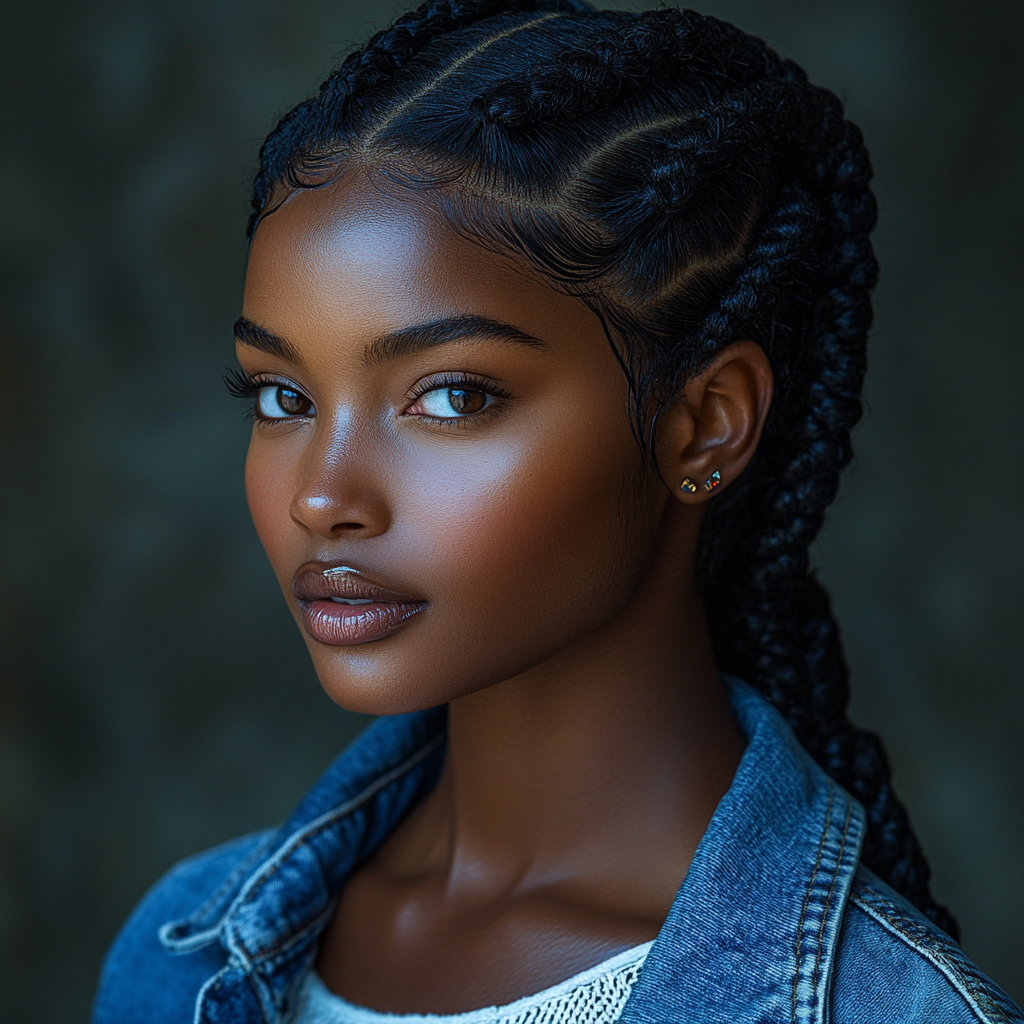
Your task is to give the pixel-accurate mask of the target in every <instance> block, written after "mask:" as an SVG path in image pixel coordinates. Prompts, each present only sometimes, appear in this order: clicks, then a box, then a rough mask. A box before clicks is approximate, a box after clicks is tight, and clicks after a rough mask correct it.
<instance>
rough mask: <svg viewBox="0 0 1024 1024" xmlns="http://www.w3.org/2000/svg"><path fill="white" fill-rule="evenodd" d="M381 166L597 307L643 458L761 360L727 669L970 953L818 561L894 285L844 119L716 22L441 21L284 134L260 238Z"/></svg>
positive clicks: (415, 18)
mask: <svg viewBox="0 0 1024 1024" xmlns="http://www.w3.org/2000/svg"><path fill="white" fill-rule="evenodd" d="M360 161H362V166H364V167H365V168H366V169H367V170H369V171H371V172H373V173H380V174H382V175H384V177H385V178H386V180H387V181H388V182H390V183H391V185H392V186H394V187H405V188H411V189H416V190H417V191H418V192H419V193H420V195H421V196H422V198H423V201H425V202H429V203H433V204H435V206H436V208H437V209H438V210H439V211H440V212H441V213H442V214H443V215H444V216H445V217H447V218H449V221H450V223H451V224H452V226H453V227H454V228H455V229H456V230H459V231H461V232H464V233H466V234H469V235H471V236H472V237H474V238H475V239H476V240H478V241H479V242H480V243H481V244H482V245H485V246H491V247H494V248H496V249H499V250H501V251H511V252H515V253H518V254H519V255H521V256H523V257H525V258H526V259H528V260H530V261H531V262H532V263H533V265H534V266H535V267H536V268H537V269H538V270H539V271H541V272H542V273H544V274H546V275H547V276H548V277H549V278H550V279H551V280H552V282H553V283H554V284H556V285H557V286H558V287H560V288H563V289H565V290H568V291H569V292H571V293H574V294H578V295H579V296H580V297H581V298H582V299H583V301H585V302H586V303H587V304H589V305H590V306H591V308H592V309H593V310H594V311H595V312H596V313H597V314H598V315H599V316H600V317H601V319H602V322H603V323H604V324H605V326H606V330H607V332H608V337H609V341H610V342H611V344H612V346H613V349H614V350H615V353H616V356H617V357H618V358H619V360H620V363H621V365H622V366H623V369H624V371H625V373H626V376H627V380H628V384H629V388H630V408H631V414H632V417H633V421H634V429H635V430H636V431H637V436H638V438H639V439H640V440H641V441H642V442H644V444H645V447H646V446H647V445H649V444H652V443H653V430H654V426H655V425H656V420H657V409H658V408H659V406H660V405H662V404H664V403H666V402H670V401H671V400H672V399H673V398H674V396H675V395H677V394H678V392H679V388H680V387H681V386H682V385H683V384H684V383H685V382H686V381H687V380H688V379H689V378H690V377H692V376H693V375H694V374H695V373H698V372H699V371H700V370H701V369H702V368H703V367H705V366H706V365H707V364H708V363H709V362H710V361H711V360H712V359H713V358H714V357H715V355H716V354H717V353H718V352H719V351H720V350H721V349H722V348H723V347H724V346H726V345H728V344H729V343H730V342H732V341H735V340H737V339H740V338H751V339H753V340H755V341H757V342H758V343H759V344H761V346H762V347H763V348H764V350H765V352H766V353H767V355H768V358H769V360H770V362H771V364H772V368H773V372H774V375H775V383H776V397H775V400H774V402H773V405H772V409H771V411H770V413H769V416H768V419H767V422H766V424H765V429H764V432H763V436H762V440H761V443H760V446H759V448H758V451H757V453H756V455H755V457H754V459H753V460H752V461H751V463H750V465H749V466H748V467H747V469H746V470H745V471H744V473H743V474H741V476H740V477H739V479H737V480H736V481H735V482H734V483H733V485H732V486H730V487H729V488H728V489H727V490H725V491H724V492H723V493H722V494H721V495H720V496H718V497H716V499H715V501H713V502H712V503H710V506H709V510H708V514H707V516H706V519H705V525H704V529H703V533H702V538H701V549H700V553H699V564H698V572H699V576H700V579H701V583H702V587H703V591H704V597H705V605H706V608H707V613H708V620H709V623H710V627H711V631H712V637H713V642H714V645H715V651H716V656H717V658H718V661H719V664H720V665H721V666H722V667H723V668H724V669H726V670H729V671H732V672H734V673H736V674H737V675H739V676H741V677H743V678H745V679H747V680H748V681H749V682H750V683H751V684H753V685H755V686H756V687H758V688H759V689H760V690H761V692H762V693H763V694H764V695H765V696H766V697H767V699H768V700H770V701H771V702H772V703H773V704H774V705H775V706H776V707H777V708H778V709H779V710H780V711H781V712H782V714H783V715H785V717H786V719H787V720H788V721H789V723H790V724H791V726H792V727H793V729H794V731H795V733H796V735H797V736H798V737H799V739H800V741H801V742H802V743H803V745H804V746H805V747H806V749H807V750H808V751H809V752H810V754H811V755H812V756H813V757H814V758H815V759H816V760H817V761H818V763H819V764H821V765H822V767H823V768H824V769H825V770H826V771H827V772H828V773H829V774H830V775H831V776H832V778H834V779H835V780H836V781H837V782H838V783H839V784H841V785H842V786H844V787H845V788H846V789H847V790H849V792H851V793H852V794H853V795H854V796H855V797H857V799H858V800H860V801H861V803H863V805H864V807H865V809H866V811H867V818H868V834H867V838H866V842H865V847H864V852H863V859H864V862H865V863H866V864H867V865H868V866H869V867H871V868H872V869H873V870H875V871H876V872H877V873H878V874H879V875H880V876H881V877H882V878H884V879H885V880H886V881H888V882H889V883H890V884H891V885H892V886H893V887H894V888H895V889H897V890H898V891H900V892H902V893H903V894H904V895H905V896H906V897H907V898H908V899H910V900H911V901H912V902H913V903H915V904H916V905H917V906H918V907H919V908H920V909H921V910H922V911H923V912H924V913H925V914H927V915H928V916H929V917H930V918H931V919H932V920H934V921H935V922H937V923H938V924H939V925H940V926H941V927H942V928H944V929H945V930H946V931H947V932H948V933H949V934H950V935H952V936H954V937H956V935H957V927H956V922H955V921H954V920H953V918H952V917H951V916H950V915H949V913H948V911H946V910H945V909H944V908H942V907H940V906H939V905H938V904H937V903H936V902H935V901H934V899H933V898H932V896H931V893H930V892H929V889H928V875H929V872H928V866H927V863H926V862H925V860H924V857H923V854H922V852H921V848H920V845H919V843H918V841H917V839H916V837H915V836H914V833H913V831H912V830H911V828H910V826H909V823H908V821H907V816H906V812H905V811H904V809H903V807H902V806H901V805H900V803H899V801H898V800H897V799H896V796H895V795H894V793H893V790H892V786H891V782H890V769H889V764H888V762H887V760H886V757H885V752H884V750H883V748H882V745H881V742H880V741H879V739H878V737H877V736H874V735H872V734H870V733H867V732H864V731H863V730H860V729H858V728H856V726H854V725H853V724H852V723H851V722H850V721H849V719H848V718H847V713H846V709H847V704H848V701H849V679H848V670H847V667H846V663H845V661H844V658H843V652H842V646H841V643H840V638H839V629H838V626H837V624H836V621H835V618H834V616H833V614H832V610H831V607H830V603H829V598H828V595H827V593H826V592H825V590H824V588H823V587H822V585H821V584H820V582H819V581H818V580H817V579H816V577H815V575H814V573H813V571H812V567H811V560H810V546H811V544H812V542H813V541H814V539H815V537H816V536H817V535H818V533H819V531H820V529H821V526H822V524H823V522H824V517H825V512H826V510H827V508H828V506H829V504H830V503H831V502H832V501H833V499H834V498H835V495H836V491H837V488H838V485H839V477H840V474H841V472H842V470H843V468H844V467H845V466H846V465H847V464H848V462H849V461H850V458H851V452H852V448H851V441H850V434H851V431H852V429H853V427H854V426H855V424H856V423H857V421H858V420H859V418H860V415H861V404H860V392H861V387H862V383H863V378H864V371H865V365H866V338H867V332H868V330H869V328H870V326H871V316H872V314H871V301H870V292H871V289H872V288H873V286H874V284H875V280H876V277H877V265H876V263H875V259H874V255H873V252H872V248H871V243H870V239H869V236H870V233H871V230H872V229H873V227H874V224H875V218H876V208H875V201H874V198H873V196H872V194H871V191H870V188H869V183H870V179H871V166H870V162H869V160H868V156H867V153H866V151H865V149H864V144H863V139H862V138H861V135H860V132H859V131H858V130H857V128H856V127H855V126H854V125H852V124H850V122H848V121H847V120H846V119H845V117H844V115H843V108H842V105H841V104H840V102H839V100H838V99H837V98H836V97H835V96H834V95H833V94H832V93H830V92H828V91H827V90H824V89H821V88H818V87H815V86H813V85H811V84H810V83H809V82H808V80H807V76H806V74H805V73H804V72H803V70H802V69H801V68H800V67H799V66H798V65H796V64H794V63H793V62H792V61H787V60H782V59H780V58H779V57H778V55H776V54H775V53H774V52H773V51H771V50H770V49H769V48H768V47H767V46H766V45H765V44H764V42H763V41H761V40H759V39H756V38H754V37H752V36H749V35H747V34H746V33H743V32H741V31H740V30H739V29H737V28H735V27H734V26H731V25H728V24H726V23H724V22H721V21H719V20H717V19H715V18H712V17H709V16H706V15H701V14H698V13H696V12H694V11H679V10H674V9H671V8H665V9H661V10H657V11H651V12H646V13H643V14H629V13H625V12H615V11H604V12H598V11H594V10H593V9H591V8H590V7H589V6H588V5H586V4H584V3H582V2H574V0H467V2H461V3H460V2H455V0H451V2H430V3H426V4H423V5H422V6H421V7H419V8H417V9H416V10H415V11H413V12H411V13H410V14H407V15H405V16H404V17H402V18H400V19H399V20H398V21H397V22H396V23H395V24H394V25H393V26H392V27H391V28H389V29H387V30H385V31H384V32H381V33H378V34H377V35H375V36H374V37H373V38H372V39H371V40H370V41H369V42H368V43H367V44H366V45H365V46H364V47H362V48H361V49H360V50H358V51H356V52H355V53H353V54H352V55H350V56H349V57H348V58H346V60H345V61H344V62H343V63H342V65H341V66H340V67H339V69H338V70H337V71H336V72H334V74H333V75H331V77H330V78H328V79H327V81H326V82H325V83H324V85H323V87H322V88H321V90H320V93H319V95H318V96H317V97H315V98H313V99H312V100H309V101H307V102H306V103H304V104H301V105H300V106H299V107H297V108H296V109H295V110H294V111H292V112H291V113H290V114H288V115H286V116H285V117H284V118H283V119H282V120H281V122H280V124H279V125H278V127H277V128H276V129H275V130H274V132H273V133H271V135H270V137H269V138H268V139H267V141H266V143H265V144H264V146H263V149H262V151H261V154H260V168H259V172H258V174H257V176H256V182H255V187H254V195H253V210H254V214H253V221H252V224H251V227H252V228H253V229H254V228H255V225H256V224H257V223H258V220H259V218H260V217H262V216H265V215H266V214H267V213H269V212H272V210H273V209H274V199H273V197H274V194H275V189H282V190H285V191H287V190H289V189H294V188H306V187H315V186H316V185H319V184H321V183H323V182H325V181H328V180H331V176H332V175H334V176H337V175H341V174H343V173H345V171H346V168H348V167H351V166H353V165H359V164H360ZM652 410H653V415H652Z"/></svg>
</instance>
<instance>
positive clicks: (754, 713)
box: [622, 680, 865, 1024]
mask: <svg viewBox="0 0 1024 1024" xmlns="http://www.w3.org/2000/svg"><path fill="white" fill-rule="evenodd" d="M729 689H730V698H731V700H732V704H733V708H734V709H735V711H736V716H737V718H738V719H739V723H740V726H741V728H742V729H743V731H744V733H746V736H747V741H748V745H747V749H746V751H745V752H744V754H743V758H742V759H741V761H740V765H739V768H738V769H737V772H736V776H735V778H734V780H733V784H732V786H731V787H730V788H729V791H728V792H727V793H726V795H725V796H724V797H723V798H722V801H721V803H720V804H719V805H718V808H717V809H716V811H715V813H714V815H713V817H712V819H711V823H710V825H709V826H708V829H707V832H706V833H705V835H704V838H703V839H702V840H701V843H700V845H699V846H698V848H697V853H696V855H695V856H694V859H693V863H692V864H691V865H690V870H689V871H688V872H687V875H686V878H685V880H684V881H683V884H682V886H681V887H680V889H679V892H678V894H677V895H676V899H675V902H674V903H673V905H672V909H671V910H670V911H669V914H668V917H667V918H666V920H665V924H664V926H663V927H662V929H661V932H660V934H659V935H658V939H657V941H656V942H655V944H654V946H653V948H652V949H651V952H650V953H649V954H648V957H647V960H646V962H645V963H644V969H643V971H642V973H641V975H640V978H639V980H638V982H637V985H636V987H635V988H634V990H633V993H632V995H631V997H630V999H629V1001H628V1003H627V1004H626V1008H625V1010H624V1012H623V1015H622V1022H623V1024H640V1022H648V1021H650V1022H654V1021H659V1022H663V1021H667V1020H672V1021H698V1020H699V1021H701V1022H707V1024H712V1022H718V1021H721V1022H723V1024H724V1022H730V1024H731V1022H734V1021H738V1020H743V1021H748V1022H751V1024H754V1022H761V1021H763V1022H771V1024H780V1022H782V1021H792V1022H793V1024H797V1022H800V1024H817V1022H820V1021H823V1020H825V1019H826V1014H827V1009H826V1008H827V1006H828V987H829V981H830V978H831V973H832V967H833V964H834V960H835V951H836V945H837V940H838V936H839V927H840V923H841V918H842V912H843V908H844V906H845V903H846V899H847V895H848V893H849V890H850V887H851V885H852V883H853V876H854V873H855V872H856V869H857V862H858V859H859V855H860V846H861V842H862V839H863V835H864V827H865V818H864V810H863V808H862V807H861V806H860V804H859V803H857V802H856V801H855V800H854V799H853V798H852V797H850V796H849V794H848V793H847V792H846V791H845V790H844V789H842V788H841V787H840V786H838V785H837V784H836V783H835V782H833V781H832V779H831V778H830V777H829V776H828V775H827V774H826V773H825V772H824V771H823V770H822V769H821V768H820V767H819V766H818V765H817V764H816V763H815V762H814V761H813V760H812V759H811V757H810V756H809V755H808V754H807V752H806V751H805V750H804V749H803V747H801V746H800V744H799V743H798V742H797V740H796V737H795V736H794V735H793V732H792V730H791V729H790V727H789V725H788V724H787V723H786V721H785V720H784V719H783V717H782V716H781V715H780V714H779V712H778V711H776V710H775V708H774V707H772V706H771V705H770V704H769V703H768V702H767V701H766V700H765V699H764V698H763V697H762V696H761V695H760V694H758V693H757V692H756V691H754V690H753V689H751V688H750V687H749V686H747V685H746V684H744V683H740V682H739V681H737V680H729Z"/></svg>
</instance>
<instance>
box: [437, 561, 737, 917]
mask: <svg viewBox="0 0 1024 1024" xmlns="http://www.w3.org/2000/svg"><path fill="white" fill-rule="evenodd" d="M645 591H646V592H645V593H643V594H640V595H637V599H636V600H634V601H631V602H630V605H629V607H627V608H626V609H625V610H624V611H623V613H622V614H621V615H620V616H619V617H617V619H616V620H615V621H613V622H612V623H610V624H609V625H608V626H607V627H606V628H604V629H602V630H601V631H599V632H598V633H596V634H593V635H591V636H590V637H587V638H586V639H584V640H583V641H581V642H579V643H577V644H576V645H574V646H573V647H572V648H571V649H569V650H567V651H564V652H562V653H561V654H559V655H558V656H556V657H555V658H552V659H550V660H549V661H547V662H545V663H544V664H543V665H540V666H537V667H535V668H533V669H531V670H530V671H529V672H527V673H525V674H523V675H521V676H518V677H516V678H514V679H511V680H508V681H506V682H504V683H501V684H499V685H497V686H492V687H489V688H488V689H486V690H482V691H480V692H478V693H474V694H471V695H469V696H467V697H464V698H461V699H459V700H456V701H453V702H452V703H451V705H450V707H449V745H448V755H447V760H446V764H445V768H444V771H443V773H442V778H441V780H440V782H439V784H438V786H437V787H436V789H435V791H434V793H433V794H432V796H431V798H430V799H429V800H428V801H427V803H426V804H425V805H424V807H423V814H422V815H421V816H420V822H419V824H420V827H422V828H423V829H425V832H422V833H421V835H423V836H424V838H426V836H427V835H429V836H430V837H431V838H430V841H429V846H430V848H431V849H432V851H433V853H432V856H431V858H430V859H431V860H432V861H433V862H434V863H435V865H436V866H437V867H438V868H439V869H441V870H443V871H444V872H445V873H446V874H447V877H448V883H447V884H448V887H449V888H450V889H454V890H463V891H467V894H469V893H471V892H476V894H477V895H478V896H480V897H484V896H486V897H487V898H490V899H493V898H494V894H495V893H496V892H505V893H508V894H512V893H522V892H524V891H528V890H531V889H534V888H544V887H547V886H551V885H556V886H558V885H562V884H571V885H573V886H575V887H576V888H577V889H578V888H579V887H580V886H582V887H583V888H584V889H586V888H588V887H594V886H596V887H597V890H598V891H600V892H601V893H603V894H605V895H603V896H601V899H603V900H604V901H605V902H607V893H608V892H609V891H610V888H609V887H611V888H614V886H615V884H616V880H621V879H626V878H628V879H629V880H630V882H629V884H630V885H631V886H632V890H631V892H630V893H629V894H628V895H626V896H624V901H625V904H628V905H629V906H632V907H635V906H637V904H638V903H639V904H640V905H643V906H647V905H650V908H651V909H650V913H651V915H652V917H663V916H664V913H665V912H667V909H668V905H667V903H666V897H667V900H668V902H671V897H672V896H673V895H674V894H675V891H676V889H677V888H678V886H679V884H681V882H682V878H683V876H684V875H685V873H686V869H687V868H688V866H689V863H690V860H691V859H692V857H693V853H694V851H695V850H696V847H697V844H698V843H699V842H700V838H701V836H702V835H703V833H704V830H705V828H706V827H707V823H708V821H709V820H710V817H711V815H712V813H713V812H714V809H715V806H716V805H717V803H718V801H719V800H720V799H721V797H722V796H723V794H724V793H725V791H726V789H728V787H729V784H730V783H731V780H732V776H733V774H734V772H735V769H736V765H737V763H738V760H739V757H740V754H741V752H742V748H743V740H742V737H741V735H740V733H739V730H738V727H737V726H736V724H735V722H734V720H733V717H732V712H731V709H730V707H729V704H728V701H727V698H726V695H725V692H724V689H723V687H722V684H721V682H720V680H719V677H718V674H717V671H716V668H715V664H714V657H713V654H712V649H711V643H710V639H709V636H708V631H707V626H706V620H705V618H704V614H703V610H702V608H701V606H700V602H699V600H698V598H697V595H696V592H695V590H694V588H693V586H692V585H687V586H683V587H680V586H679V584H678V583H677V582H676V581H674V580H671V579H664V580H658V579H653V580H652V581H651V583H650V585H649V586H648V587H646V588H645ZM638 857H639V858H642V860H641V861H640V862H641V863H643V865H644V871H643V872H637V871H636V864H637V862H638ZM638 874H639V875H642V876H643V882H641V883H638V881H637V875H638ZM637 884H640V885H641V886H644V885H646V887H647V888H648V889H649V890H650V891H649V892H646V893H640V892H637V891H636V886H637Z"/></svg>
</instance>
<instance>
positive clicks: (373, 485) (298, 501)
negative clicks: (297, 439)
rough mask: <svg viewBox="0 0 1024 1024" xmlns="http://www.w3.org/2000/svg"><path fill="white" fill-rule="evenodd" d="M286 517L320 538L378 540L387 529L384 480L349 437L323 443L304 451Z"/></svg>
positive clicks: (378, 470) (387, 507) (371, 461)
mask: <svg viewBox="0 0 1024 1024" xmlns="http://www.w3.org/2000/svg"><path fill="white" fill-rule="evenodd" d="M304 463H305V464H304V465H303V472H302V474H301V479H300V481H299V484H298V487H297V488H296V491H295V493H294V495H293V496H292V501H291V509H290V511H291V517H292V519H293V520H294V521H295V522H296V523H298V524H299V525H300V526H302V527H304V528H305V529H307V530H309V532H310V533H314V534H316V535H317V536H319V537H324V538H326V539H328V540H338V539H340V538H341V537H360V538H369V537H377V536H379V535H380V534H382V533H385V532H387V530H388V528H389V527H390V525H391V508H390V503H389V501H388V498H387V495H386V493H385V476H384V474H383V473H382V472H381V471H380V469H379V468H378V467H375V465H374V460H373V459H372V458H370V457H369V453H368V452H366V451H365V449H364V446H362V445H358V444H356V443H355V439H354V438H348V439H347V440H346V441H345V442H342V440H341V439H339V438H334V439H325V443H324V444H322V445H316V444H314V445H311V446H310V449H309V450H307V452H306V458H305V460H304Z"/></svg>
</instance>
